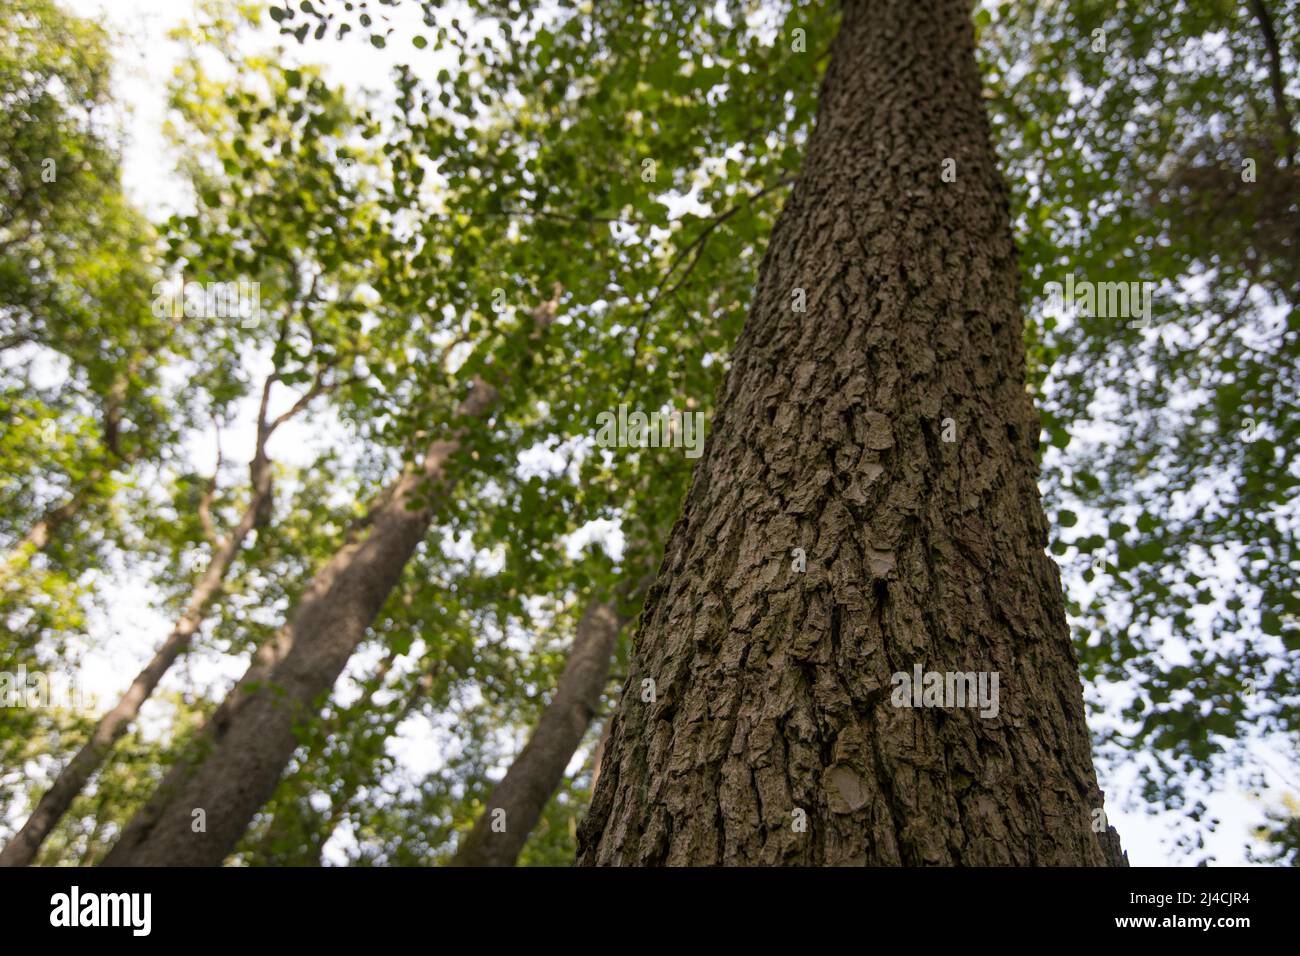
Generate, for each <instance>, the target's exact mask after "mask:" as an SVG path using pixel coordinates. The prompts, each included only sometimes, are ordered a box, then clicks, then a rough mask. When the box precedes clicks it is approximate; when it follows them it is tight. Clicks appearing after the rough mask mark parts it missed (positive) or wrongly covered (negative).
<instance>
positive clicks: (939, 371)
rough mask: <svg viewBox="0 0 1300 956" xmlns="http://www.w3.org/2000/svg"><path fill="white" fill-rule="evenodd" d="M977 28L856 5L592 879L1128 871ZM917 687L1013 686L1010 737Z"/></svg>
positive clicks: (626, 745) (621, 718) (651, 668)
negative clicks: (962, 680)
mask: <svg viewBox="0 0 1300 956" xmlns="http://www.w3.org/2000/svg"><path fill="white" fill-rule="evenodd" d="M969 15H970V9H969V3H968V2H966V0H874V2H867V0H848V2H846V3H844V5H843V20H842V24H841V28H840V34H839V36H838V38H837V39H836V41H835V44H834V47H833V52H832V59H831V63H830V65H829V67H828V71H827V75H826V77H825V80H824V85H823V87H822V93H821V101H820V104H819V111H818V116H817V126H816V130H815V132H814V134H813V135H812V137H811V138H810V140H809V144H808V153H807V157H806V160H805V164H804V169H803V172H802V174H801V177H800V179H799V181H798V183H797V185H796V186H795V188H794V192H793V194H792V196H791V198H790V199H789V201H788V202H787V204H786V206H785V209H784V210H783V212H782V214H781V217H780V220H779V222H778V223H777V225H776V227H775V229H774V231H773V234H772V238H771V241H770V243H769V248H768V251H767V255H766V257H765V260H764V263H763V266H762V269H761V272H760V277H759V283H758V289H757V293H756V296H755V300H754V306H753V309H752V311H751V313H750V315H749V318H748V321H747V323H746V326H745V329H744V332H743V333H742V335H741V337H740V340H739V342H738V344H737V346H736V349H735V353H734V356H733V364H732V368H731V370H730V373H729V375H728V378H727V382H726V384H725V386H724V388H723V389H722V392H721V394H720V396H719V401H718V405H717V409H718V411H717V415H716V419H715V427H714V429H713V431H712V434H711V435H710V437H709V442H708V448H707V450H706V452H705V455H704V457H703V458H702V459H701V460H700V463H699V464H698V466H697V467H696V470H695V475H694V479H693V482H692V487H691V491H690V493H689V496H688V498H687V500H686V503H685V510H684V514H683V516H682V517H681V518H680V520H679V521H678V523H677V526H676V527H675V528H674V531H673V535H672V537H671V540H670V542H669V544H668V547H667V551H666V554H665V558H664V563H663V565H662V567H661V570H660V574H659V577H658V580H657V582H656V584H655V586H654V587H653V589H652V590H651V592H650V594H649V596H648V598H647V601H646V606H645V610H644V612H643V615H642V624H641V629H640V635H639V637H638V639H637V641H636V643H635V649H634V653H633V661H632V665H631V669H630V673H629V678H628V683H627V686H626V688H625V691H624V693H623V695H622V699H621V703H620V707H619V712H618V715H617V717H616V719H615V725H614V729H613V732H612V736H611V741H610V746H609V749H608V751H607V752H606V754H605V757H604V761H603V767H602V773H601V777H600V782H599V786H598V787H597V789H596V793H595V795H594V798H593V805H592V810H591V812H590V814H589V816H588V817H587V819H586V820H585V821H584V823H583V826H582V828H581V830H580V833H579V854H578V860H579V862H580V863H583V864H640V865H653V864H806V865H809V864H810V865H828V864H829V865H835V864H854V865H863V864H866V865H874V864H886V865H888V864H907V865H919V864H967V865H971V864H976V865H978V864H1106V863H1116V862H1121V858H1120V856H1119V854H1118V841H1117V839H1116V838H1115V836H1114V833H1113V831H1111V832H1107V833H1102V834H1097V833H1094V832H1093V830H1092V827H1091V824H1092V821H1093V813H1092V811H1093V810H1094V809H1098V808H1100V807H1101V803H1102V795H1101V793H1100V791H1099V790H1098V787H1097V781H1096V776H1095V774H1094V771H1093V766H1092V759H1091V753H1090V749H1089V739H1088V731H1087V727H1086V725H1085V722H1084V710H1083V702H1082V695H1081V690H1080V683H1079V676H1078V670H1077V665H1076V658H1075V654H1074V650H1073V647H1072V645H1071V643H1070V635H1069V630H1068V628H1067V625H1066V621H1065V612H1064V607H1063V600H1062V594H1061V584H1060V578H1059V574H1058V572H1057V569H1056V567H1055V565H1054V564H1053V563H1052V561H1051V560H1050V559H1049V558H1048V556H1047V555H1046V554H1045V553H1044V547H1045V546H1046V544H1047V538H1048V526H1047V523H1046V521H1045V519H1044V516H1043V512H1042V507H1041V504H1040V501H1039V494H1038V489H1037V487H1036V484H1035V471H1036V467H1037V466H1036V461H1035V446H1036V444H1037V436H1038V431H1039V427H1038V422H1037V419H1036V415H1035V413H1034V410H1033V408H1032V406H1031V403H1030V401H1029V398H1028V397H1027V395H1026V391H1025V386H1024V378H1025V353H1024V347H1023V344H1022V341H1021V334H1022V330H1023V319H1022V316H1021V313H1020V309H1019V306H1018V294H1019V276H1018V270H1017V265H1016V257H1015V249H1014V247H1013V244H1012V241H1011V231H1010V224H1009V217H1008V207H1007V201H1006V198H1005V193H1004V187H1003V184H1002V182H1001V181H1000V178H999V175H998V172H997V170H996V168H995V165H994V155H993V152H992V149H991V148H990V144H989V134H988V128H987V124H986V119H985V116H984V113H983V108H982V106H981V98H980V81H979V76H978V72H977V69H976V65H975V59H974V38H973V31H972V27H971V23H970V19H969ZM946 159H953V160H955V161H956V166H955V170H956V180H955V181H954V182H946V181H944V180H943V178H942V177H941V174H942V172H943V170H944V161H945V160H946ZM802 296H806V304H807V309H806V312H804V311H798V310H797V306H798V305H799V302H800V298H801V297H802ZM949 420H950V421H949ZM949 438H952V439H955V440H952V441H948V440H946V439H949ZM795 548H802V549H805V551H806V555H807V570H806V571H805V572H802V573H801V572H800V571H799V570H797V566H796V565H795V564H794V563H793V562H792V560H791V552H792V549H795ZM918 665H919V666H920V667H921V668H922V670H923V671H925V672H941V673H950V672H976V673H983V674H984V675H986V677H989V675H990V672H997V673H998V674H999V675H1000V683H999V689H1000V692H1001V693H1000V706H999V707H998V709H997V711H996V714H993V713H992V708H985V709H983V710H978V709H974V708H971V707H960V706H948V707H943V706H935V707H918V708H914V707H911V706H903V705H905V704H908V703H910V702H911V697H910V695H909V696H908V697H906V698H903V699H899V697H898V695H897V694H895V692H894V690H893V687H894V686H895V682H894V675H895V674H898V673H906V674H909V675H910V674H911V673H912V672H913V668H914V667H916V666H918ZM651 682H653V683H651ZM988 686H990V687H991V686H992V685H991V677H989V684H988ZM895 703H898V704H900V706H895ZM940 703H942V701H940ZM981 713H984V714H987V715H988V716H981Z"/></svg>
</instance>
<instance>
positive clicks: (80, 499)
mask: <svg viewBox="0 0 1300 956" xmlns="http://www.w3.org/2000/svg"><path fill="white" fill-rule="evenodd" d="M92 485H93V482H91V483H88V484H87V485H85V486H84V487H82V488H80V489H78V490H77V491H75V492H73V493H72V494H71V495H69V496H68V498H67V499H66V500H65V501H64V502H63V503H62V504H59V505H56V506H54V507H53V508H50V509H48V510H47V511H46V512H45V514H43V515H41V517H40V518H39V519H38V520H37V521H36V523H35V524H33V525H32V526H31V527H30V528H28V529H27V533H26V534H25V535H23V537H22V540H20V541H19V542H18V543H17V544H15V545H14V546H13V547H12V548H10V549H9V551H8V553H7V554H5V556H4V558H2V559H0V585H2V584H4V583H5V582H6V581H8V580H9V579H10V578H12V577H13V576H14V575H16V574H18V572H20V571H22V569H23V568H25V567H27V565H28V563H29V562H30V561H31V560H32V558H33V557H34V556H36V555H38V554H40V553H41V552H42V551H44V550H45V546H46V545H47V544H49V543H50V538H51V537H53V536H54V533H55V532H56V531H58V530H59V528H61V527H63V525H65V524H67V523H68V522H69V521H70V520H72V518H73V516H74V515H76V513H77V512H78V511H80V510H81V507H82V505H84V504H85V503H86V499H87V497H88V494H89V489H90V487H91V486H92Z"/></svg>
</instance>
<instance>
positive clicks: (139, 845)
mask: <svg viewBox="0 0 1300 956" xmlns="http://www.w3.org/2000/svg"><path fill="white" fill-rule="evenodd" d="M495 401H496V391H495V390H494V389H493V388H491V387H490V386H487V385H486V384H483V383H477V384H476V386H475V387H474V389H473V390H472V391H471V393H470V395H469V396H468V397H467V398H466V399H465V401H463V402H462V403H461V405H460V407H459V408H458V414H457V417H458V418H460V419H478V418H483V417H486V415H487V414H488V413H489V411H490V410H491V408H492V406H493V405H494V403H495ZM462 434H463V433H457V435H455V436H453V437H449V438H446V439H443V440H439V441H435V442H433V443H432V444H431V445H430V446H429V447H428V449H427V450H426V452H425V454H424V457H423V460H422V461H421V462H420V463H419V464H412V465H408V466H407V467H406V468H405V469H404V470H403V472H402V473H401V475H399V476H398V477H397V479H396V480H395V481H394V482H393V483H392V484H391V485H390V486H389V487H388V489H387V490H386V491H385V492H384V493H383V494H382V495H381V496H380V497H379V499H378V500H377V501H376V502H375V504H374V505H373V506H372V507H371V508H370V511H369V513H368V514H367V516H366V520H365V521H364V523H363V525H362V526H361V527H360V528H359V529H358V530H357V532H356V533H355V534H354V535H352V536H350V538H349V540H348V541H347V542H346V543H345V544H344V545H343V546H342V547H341V548H340V549H339V550H338V551H337V552H336V553H335V554H334V556H333V557H332V558H330V560H329V561H328V562H326V563H325V565H324V566H323V567H322V568H321V569H320V570H319V571H318V572H317V573H316V576H315V577H314V578H313V579H312V582H311V584H310V585H309V586H308V587H307V589H306V590H305V591H304V592H303V594H302V597H301V598H300V599H299V601H298V605H297V607H296V608H295V609H294V612H293V615H292V617H291V619H290V620H289V622H288V623H287V624H286V625H285V626H284V627H283V628H281V629H280V631H279V632H278V633H277V634H276V635H275V637H274V638H273V639H272V640H271V641H269V642H268V643H267V644H266V645H264V646H263V647H261V648H259V650H258V652H257V654H256V655H255V656H254V659H253V661H252V663H251V664H250V665H249V669H248V671H247V672H246V673H245V675H244V676H243V677H242V678H241V679H240V681H239V683H238V684H236V685H235V687H234V688H233V689H232V690H231V691H230V693H229V694H228V695H227V696H226V699H225V700H224V701H222V703H221V705H220V707H218V708H217V710H216V712H215V713H214V714H213V716H212V717H211V719H210V720H209V721H208V723H207V724H206V725H205V726H204V728H203V730H202V731H201V732H200V733H199V739H198V741H197V744H198V747H197V748H196V753H195V755H194V756H193V757H192V758H191V759H183V760H180V761H178V762H177V764H176V765H175V766H174V767H173V768H172V769H171V771H170V772H169V773H168V774H167V776H166V777H164V779H163V781H162V783H161V784H160V785H159V787H158V789H157V791H156V792H155V793H154V795H153V797H152V798H151V799H150V800H149V802H148V803H147V804H146V805H145V806H144V807H143V808H142V809H141V810H140V811H139V812H138V813H137V814H136V815H135V817H133V818H132V820H131V822H130V823H129V824H128V825H127V827H126V828H125V830H124V831H123V833H122V836H121V838H120V839H119V840H118V842H117V844H116V845H115V846H114V847H113V849H112V850H111V851H109V853H108V855H107V856H106V857H105V858H104V861H103V865H105V866H215V865H218V864H220V863H221V861H222V860H224V859H225V857H226V856H227V855H228V854H229V853H230V852H231V851H232V850H233V849H234V848H235V845H236V844H237V843H238V841H239V838H240V837H241V836H242V835H243V833H244V830H245V829H247V827H248V824H249V822H250V821H251V820H252V818H253V815H254V814H255V813H256V812H257V810H258V808H259V807H261V806H262V804H264V803H265V802H266V801H267V800H268V799H269V798H270V796H271V794H272V793H273V792H274V790H275V786H276V783H277V781H278V780H279V779H280V775H281V773H283V771H284V767H285V765H286V764H287V763H288V761H289V758H290V757H291V756H292V754H293V751H294V749H295V748H296V747H297V737H296V735H295V732H294V728H295V725H296V724H297V723H298V722H299V721H300V720H303V719H306V718H308V717H309V716H310V715H311V714H312V713H314V711H315V709H316V707H317V706H318V704H319V701H320V700H321V699H322V698H323V697H324V695H325V694H327V693H329V691H330V689H331V688H332V687H333V686H334V683H335V682H336V681H337V680H338V677H339V675H340V674H341V673H342V672H343V668H344V667H345V666H346V665H347V662H348V659H349V658H350V657H351V656H352V652H353V651H354V650H355V649H356V647H357V645H358V644H360V642H361V641H362V639H363V638H364V637H365V634H366V631H367V629H368V628H369V627H370V625H371V623H372V622H373V621H374V619H375V616H376V615H377V614H378V613H379V611H380V608H381V607H382V606H383V604H384V601H385V600H387V598H388V595H389V593H390V592H391V591H392V589H393V588H394V586H396V584H397V582H398V580H399V578H400V577H401V574H402V570H403V569H404V568H405V567H406V563H407V561H408V560H409V559H410V557H411V555H412V554H413V553H414V552H415V549H416V547H417V546H418V545H419V543H420V542H421V541H422V540H423V539H424V537H425V535H426V533H427V532H428V530H429V526H430V524H431V523H432V521H433V514H434V509H433V506H432V504H428V503H426V502H427V501H428V499H429V498H430V497H432V498H433V499H435V500H436V499H437V498H438V497H439V496H440V495H443V494H445V492H446V487H445V482H444V479H445V477H446V468H447V464H448V461H449V459H450V458H451V457H452V456H453V455H455V454H456V453H457V452H458V451H459V450H460V447H461V441H462V437H461V436H462ZM417 498H418V499H419V501H420V505H421V506H418V507H417V506H416V501H417ZM199 811H202V813H201V814H200V812H199ZM200 819H201V820H202V822H203V826H202V828H200V824H199V820H200Z"/></svg>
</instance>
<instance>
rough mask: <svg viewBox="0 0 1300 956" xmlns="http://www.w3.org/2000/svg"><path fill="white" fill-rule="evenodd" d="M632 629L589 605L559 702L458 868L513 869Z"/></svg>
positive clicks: (468, 839) (610, 609) (495, 793)
mask: <svg viewBox="0 0 1300 956" xmlns="http://www.w3.org/2000/svg"><path fill="white" fill-rule="evenodd" d="M626 622H627V621H626V619H625V618H623V617H621V616H620V615H619V612H618V608H617V602H616V601H614V600H607V601H593V602H592V603H591V604H589V605H588V606H587V608H586V610H585V611H584V612H583V615H582V619H581V620H580V621H579V622H578V628H577V633H576V635H575V636H574V639H573V650H571V651H570V652H569V659H568V660H567V661H566V662H565V665H564V671H563V673H561V674H560V680H559V683H558V685H557V686H556V689H555V697H554V698H552V700H551V702H550V703H549V704H547V705H546V707H545V709H544V710H543V711H542V716H541V717H540V718H539V719H538V721H537V726H536V727H535V728H534V729H533V733H532V736H531V737H529V738H528V743H527V744H525V745H524V749H523V750H521V751H520V752H519V756H518V757H516V758H515V759H514V762H513V763H511V765H510V769H509V770H508V771H506V775H505V776H504V777H503V778H502V779H501V782H500V783H498V784H497V785H496V787H495V788H494V789H493V790H492V796H491V797H490V798H488V802H487V806H486V807H484V809H483V813H482V815H481V816H479V818H478V820H477V821H476V822H475V824H474V827H473V829H471V830H470V831H469V833H467V834H466V835H465V838H464V840H462V841H461V844H460V847H459V848H458V849H457V851H456V856H455V858H454V859H453V860H452V865H453V866H514V864H515V860H516V859H517V858H518V857H519V851H520V850H522V849H523V847H524V843H525V842H527V840H528V835H529V833H531V832H532V830H533V827H535V826H536V825H537V821H538V820H539V819H540V818H541V815H542V810H543V809H544V808H545V807H546V804H547V801H549V800H550V799H551V795H552V794H554V793H555V788H556V787H558V786H559V785H560V781H561V780H563V779H564V770H565V768H566V767H568V765H569V761H570V760H572V759H573V754H574V752H575V751H576V750H577V749H578V745H579V744H580V743H582V738H583V737H584V736H585V735H586V733H587V728H589V727H590V726H591V720H592V718H593V717H595V715H596V709H597V707H598V706H599V704H600V695H601V693H602V692H603V691H604V689H605V681H606V680H607V679H608V678H609V665H610V661H611V660H612V659H613V656H614V648H615V647H616V646H617V644H618V635H619V633H620V632H621V631H622V630H623V625H624V624H625V623H626Z"/></svg>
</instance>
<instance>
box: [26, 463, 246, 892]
mask: <svg viewBox="0 0 1300 956" xmlns="http://www.w3.org/2000/svg"><path fill="white" fill-rule="evenodd" d="M260 461H261V463H262V468H261V471H260V472H259V471H258V469H256V468H255V469H254V481H253V496H252V499H251V500H250V501H249V504H248V508H247V509H245V511H244V514H243V516H242V517H241V518H240V520H239V524H237V525H236V526H235V527H234V528H233V529H232V530H231V532H230V533H229V534H228V535H227V536H226V537H225V538H224V539H223V540H222V541H221V542H220V543H219V545H218V546H217V547H216V548H215V549H214V550H213V553H212V559H211V560H210V561H209V562H208V566H207V569H206V570H205V571H204V572H203V576H202V577H201V578H200V579H199V582H198V584H196V585H195V587H194V590H193V591H192V592H191V593H190V596H189V599H188V600H187V601H186V602H185V609H184V611H183V612H182V613H181V616H180V618H179V619H178V620H177V622H176V625H175V626H174V627H173V628H172V630H171V633H170V634H168V635H167V640H165V641H164V642H163V645H162V647H160V648H159V649H158V653H156V654H155V655H154V656H153V659H152V660H150V661H149V663H148V664H147V665H145V667H144V669H143V670H142V671H140V673H139V674H138V675H136V678H135V680H134V681H132V682H131V686H130V687H129V688H127V691H126V693H125V694H123V695H122V699H121V700H119V701H118V702H117V705H116V706H115V707H114V708H113V709H112V710H110V711H109V712H108V713H106V714H104V716H103V717H101V718H100V719H99V722H98V723H97V724H96V725H95V729H94V731H93V732H92V733H91V735H90V740H89V741H87V742H86V744H85V745H84V746H83V747H82V748H81V749H80V750H79V751H77V753H76V755H75V756H74V757H73V758H72V760H71V761H70V762H69V763H68V765H67V766H66V767H64V768H63V770H62V772H61V773H60V774H59V775H58V777H57V778H56V779H55V781H54V783H53V785H52V786H51V787H50V789H49V790H48V791H46V793H45V795H44V796H42V797H41V799H40V802H39V803H37V804H36V809H35V810H33V811H32V815H31V816H30V817H29V818H28V820H27V822H26V823H24V824H23V828H22V829H21V830H19V831H18V833H17V834H15V835H14V838H13V839H12V840H10V841H9V844H8V845H7V846H6V847H5V848H4V849H3V850H2V851H0V866H27V865H28V864H30V863H31V862H32V860H34V859H35V858H36V854H37V853H38V852H39V851H40V848H41V844H42V843H44V842H45V839H46V837H48V836H49V835H50V831H51V830H53V829H54V827H55V826H56V825H57V824H58V822H59V820H61V819H62V818H63V815H64V814H65V813H67V812H68V808H69V807H70V806H72V801H73V800H75V799H76V798H77V795H78V794H80V793H81V791H82V788H84V787H85V786H86V783H87V781H89V780H90V778H91V777H92V776H93V775H94V773H95V771H97V770H98V769H99V768H100V766H101V765H102V764H103V762H104V760H105V759H106V758H107V757H108V754H109V752H110V751H111V750H112V748H113V744H115V743H116V742H117V740H118V738H120V737H121V736H122V735H123V734H124V733H126V731H127V728H128V727H130V725H131V724H132V723H133V722H134V721H135V719H136V717H137V716H139V713H140V708H141V707H142V706H143V705H144V702H145V701H146V700H148V699H149V697H150V695H151V694H153V691H154V688H155V687H157V686H158V682H159V681H160V680H162V677H163V675H164V674H166V673H167V671H168V669H169V668H170V667H171V666H172V664H173V663H174V662H175V661H176V658H177V657H179V656H180V655H181V654H182V653H183V652H184V651H185V649H186V648H187V647H189V644H190V639H191V638H193V636H194V634H195V633H196V632H197V631H198V629H199V625H200V624H201V623H202V621H203V615H204V614H205V613H206V611H207V608H208V605H209V604H211V603H212V601H213V599H214V598H216V596H217V594H218V593H220V591H221V585H222V582H223V581H224V580H225V577H226V571H227V570H228V569H229V568H230V564H231V562H233V561H234V559H235V556H236V555H237V554H238V553H239V549H240V548H241V547H243V544H244V539H245V538H247V537H248V533H249V532H250V531H251V530H252V529H253V525H254V522H255V520H256V518H257V516H258V515H259V514H260V513H262V512H263V510H264V508H265V505H266V503H267V502H269V500H270V485H269V478H266V477H265V476H266V475H269V464H268V463H266V460H265V456H264V455H262V456H261V457H260ZM259 476H260V477H259Z"/></svg>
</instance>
